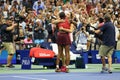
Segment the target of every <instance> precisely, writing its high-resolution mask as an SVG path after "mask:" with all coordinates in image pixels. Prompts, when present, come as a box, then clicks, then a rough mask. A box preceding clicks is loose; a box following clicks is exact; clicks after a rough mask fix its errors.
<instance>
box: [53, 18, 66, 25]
mask: <svg viewBox="0 0 120 80" xmlns="http://www.w3.org/2000/svg"><path fill="white" fill-rule="evenodd" d="M64 21H65V20H63V19H57V20H52V23H53V24H57V23H60V22H64Z"/></svg>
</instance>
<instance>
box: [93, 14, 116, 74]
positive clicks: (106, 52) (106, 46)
mask: <svg viewBox="0 0 120 80" xmlns="http://www.w3.org/2000/svg"><path fill="white" fill-rule="evenodd" d="M104 20H105V23H104V25H103V26H102V27H101V28H100V29H98V30H94V31H93V32H94V33H96V34H99V33H101V32H102V35H101V40H102V44H101V46H100V48H99V55H100V56H101V61H102V71H101V72H102V73H103V72H104V71H108V72H109V73H112V70H111V69H112V54H113V51H114V47H115V27H114V24H113V23H112V22H111V16H110V14H106V15H105V16H104ZM105 57H107V58H108V68H107V67H106V62H105Z"/></svg>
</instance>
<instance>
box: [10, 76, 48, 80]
mask: <svg viewBox="0 0 120 80" xmlns="http://www.w3.org/2000/svg"><path fill="white" fill-rule="evenodd" d="M12 77H15V78H22V79H31V80H48V79H44V78H32V77H23V76H12Z"/></svg>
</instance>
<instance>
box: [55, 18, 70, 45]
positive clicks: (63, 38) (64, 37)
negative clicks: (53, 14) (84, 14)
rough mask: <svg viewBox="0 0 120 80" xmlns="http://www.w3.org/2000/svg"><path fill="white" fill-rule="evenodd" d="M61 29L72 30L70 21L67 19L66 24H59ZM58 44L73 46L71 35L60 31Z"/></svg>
mask: <svg viewBox="0 0 120 80" xmlns="http://www.w3.org/2000/svg"><path fill="white" fill-rule="evenodd" d="M60 27H63V28H66V29H70V23H69V21H68V19H65V22H61V23H58V29H59V28H60ZM56 43H57V44H58V45H71V39H70V34H69V33H68V32H60V31H58V33H57V39H56Z"/></svg>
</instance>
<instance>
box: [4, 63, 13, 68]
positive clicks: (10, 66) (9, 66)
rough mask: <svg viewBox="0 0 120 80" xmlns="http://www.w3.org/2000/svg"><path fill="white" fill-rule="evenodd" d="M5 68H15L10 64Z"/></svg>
mask: <svg viewBox="0 0 120 80" xmlns="http://www.w3.org/2000/svg"><path fill="white" fill-rule="evenodd" d="M6 67H8V68H15V66H13V65H12V64H10V65H8V66H6Z"/></svg>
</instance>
